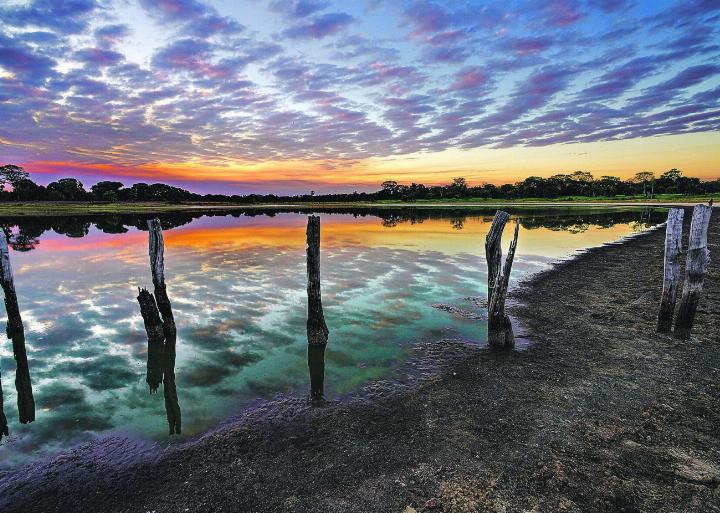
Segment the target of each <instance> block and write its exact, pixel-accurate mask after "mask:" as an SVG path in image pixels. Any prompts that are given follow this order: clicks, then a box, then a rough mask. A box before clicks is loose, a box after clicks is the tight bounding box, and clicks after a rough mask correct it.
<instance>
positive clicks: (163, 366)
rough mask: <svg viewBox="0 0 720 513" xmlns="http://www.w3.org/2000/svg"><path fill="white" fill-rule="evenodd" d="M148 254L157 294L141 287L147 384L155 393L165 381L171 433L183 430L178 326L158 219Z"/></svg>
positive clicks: (150, 226) (153, 225) (150, 223)
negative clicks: (177, 361)
mask: <svg viewBox="0 0 720 513" xmlns="http://www.w3.org/2000/svg"><path fill="white" fill-rule="evenodd" d="M148 230H149V235H148V253H149V256H150V272H151V274H152V281H153V285H154V293H155V295H154V296H153V294H150V292H148V291H147V290H145V289H141V290H140V291H139V294H138V298H137V299H138V303H139V304H140V313H141V315H142V317H143V321H144V323H145V331H146V333H147V337H148V366H147V383H148V385H149V386H150V392H151V393H152V392H154V391H156V390H157V388H158V387H159V386H160V382H162V383H163V395H164V397H165V412H166V414H167V420H168V427H169V430H170V434H171V435H172V434H180V432H181V424H182V423H181V412H180V405H179V403H178V398H177V387H176V385H175V345H176V342H177V328H176V327H175V318H174V316H173V312H172V305H171V304H170V298H168V295H167V289H166V287H165V244H164V241H163V236H162V228H161V226H160V221H159V220H158V219H152V220H150V221H148Z"/></svg>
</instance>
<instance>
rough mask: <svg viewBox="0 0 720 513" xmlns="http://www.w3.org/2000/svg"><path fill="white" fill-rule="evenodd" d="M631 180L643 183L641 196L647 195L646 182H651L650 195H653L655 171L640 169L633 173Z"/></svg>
mask: <svg viewBox="0 0 720 513" xmlns="http://www.w3.org/2000/svg"><path fill="white" fill-rule="evenodd" d="M633 181H634V182H635V183H641V184H643V196H645V197H647V184H648V183H650V184H652V191H651V193H650V197H652V196H653V192H654V189H655V173H653V172H652V171H640V172H639V173H635V177H634V178H633Z"/></svg>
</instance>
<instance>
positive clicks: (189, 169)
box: [0, 0, 720, 193]
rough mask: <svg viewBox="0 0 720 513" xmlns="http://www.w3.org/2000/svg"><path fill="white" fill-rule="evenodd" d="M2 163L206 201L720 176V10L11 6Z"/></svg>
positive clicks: (150, 2) (607, 3)
mask: <svg viewBox="0 0 720 513" xmlns="http://www.w3.org/2000/svg"><path fill="white" fill-rule="evenodd" d="M0 27H2V28H1V29H0V119H2V123H1V124H0V163H1V164H4V163H14V164H19V165H22V166H23V167H25V168H26V170H28V171H29V172H30V173H31V175H32V178H33V179H34V180H36V181H38V182H40V183H48V182H49V181H52V180H55V179H57V178H60V177H64V176H74V177H77V178H79V179H80V180H81V181H82V182H83V183H84V184H85V185H86V186H89V185H92V184H93V183H95V182H96V181H98V180H103V179H114V180H119V181H122V182H124V183H126V184H131V183H133V182H138V181H143V182H165V183H172V184H174V185H179V186H182V187H185V188H188V189H190V190H193V191H197V192H228V193H247V192H265V193H266V192H275V193H305V192H307V191H309V190H311V189H313V190H316V191H318V192H329V191H352V190H356V189H357V190H375V189H377V188H378V184H379V183H381V182H382V181H383V180H387V179H395V180H398V181H400V182H403V183H409V182H412V181H415V182H422V183H426V184H436V183H445V182H448V181H450V179H452V177H455V176H464V177H466V178H467V179H468V181H469V182H470V183H471V184H475V183H479V182H483V181H487V182H492V183H506V182H514V181H517V180H521V179H523V178H525V177H527V176H530V175H539V176H549V175H551V174H555V173H558V172H571V171H573V170H577V169H582V170H586V171H590V172H592V173H594V174H595V175H596V176H600V175H605V174H612V175H617V176H622V177H628V176H631V175H633V174H634V173H636V172H637V171H641V170H651V171H655V172H656V173H660V172H662V171H665V170H667V169H669V168H672V167H677V168H680V169H682V170H683V171H684V172H685V174H686V175H690V176H698V177H701V178H705V179H710V178H718V177H720V102H719V99H720V1H718V0H689V1H679V2H669V1H662V0H656V1H640V0H582V1H581V0H531V1H513V0H506V1H502V2H488V1H485V2H479V1H452V2H450V1H448V2H439V1H438V2H426V1H403V0H357V1H349V0H345V1H330V0H214V1H200V0H114V1H111V0H65V1H59V0H34V1H17V0H0Z"/></svg>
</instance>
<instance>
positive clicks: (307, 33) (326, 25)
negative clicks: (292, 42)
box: [283, 12, 354, 39]
mask: <svg viewBox="0 0 720 513" xmlns="http://www.w3.org/2000/svg"><path fill="white" fill-rule="evenodd" d="M353 21H354V18H353V17H352V16H350V15H349V14H346V13H342V12H333V13H327V14H323V15H321V16H317V17H315V18H312V19H311V20H310V21H309V22H306V23H301V24H298V25H295V26H293V27H291V28H289V29H287V30H285V31H283V36H285V37H286V38H289V39H323V38H325V37H328V36H332V35H334V34H337V33H339V32H341V31H343V30H345V29H346V28H347V27H348V25H350V24H351V23H352V22H353Z"/></svg>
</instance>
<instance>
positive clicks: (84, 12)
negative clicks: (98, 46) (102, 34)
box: [0, 0, 97, 34]
mask: <svg viewBox="0 0 720 513" xmlns="http://www.w3.org/2000/svg"><path fill="white" fill-rule="evenodd" d="M96 8H97V3H96V2H95V0H72V1H56V0H34V1H31V2H29V3H28V4H27V5H19V6H10V7H3V8H0V20H2V21H3V22H5V23H7V24H9V25H13V26H16V27H23V28H24V27H28V26H35V27H47V28H51V29H54V30H57V31H59V32H62V33H65V34H69V33H77V32H82V31H84V30H85V29H86V28H87V25H88V21H89V15H90V13H91V12H93V11H94V10H95V9H96Z"/></svg>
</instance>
